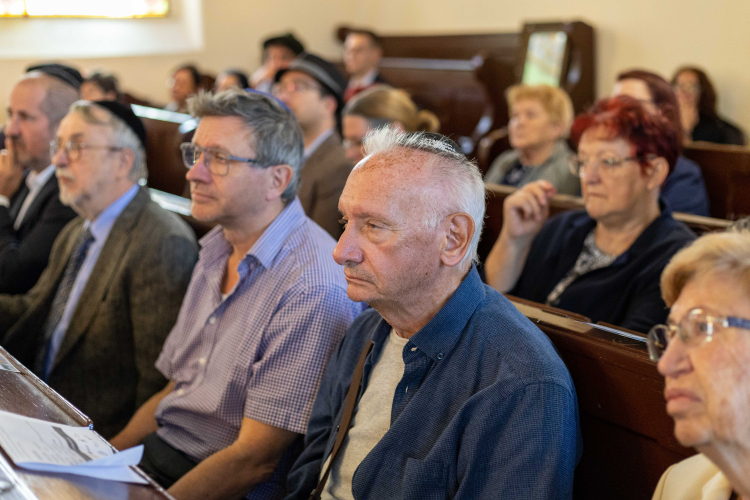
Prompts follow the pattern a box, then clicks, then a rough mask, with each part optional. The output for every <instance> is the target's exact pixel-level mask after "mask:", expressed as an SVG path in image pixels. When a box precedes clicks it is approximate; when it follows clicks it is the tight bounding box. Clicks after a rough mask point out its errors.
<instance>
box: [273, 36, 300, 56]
mask: <svg viewBox="0 0 750 500" xmlns="http://www.w3.org/2000/svg"><path fill="white" fill-rule="evenodd" d="M270 45H281V46H282V47H286V48H287V49H289V50H291V51H292V52H294V55H295V56H298V55H300V54H301V53H303V52H304V51H305V46H304V45H302V42H300V41H299V40H297V38H295V36H294V35H292V34H291V33H286V34H284V35H279V36H272V37H271V38H267V39H266V40H264V41H263V49H264V50H265V49H267V48H268V47H269V46H270Z"/></svg>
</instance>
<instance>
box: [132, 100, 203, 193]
mask: <svg viewBox="0 0 750 500" xmlns="http://www.w3.org/2000/svg"><path fill="white" fill-rule="evenodd" d="M131 107H132V108H133V112H134V113H135V114H136V115H137V116H138V117H139V118H140V119H141V121H142V122H143V125H144V127H145V128H146V143H147V144H146V165H147V167H148V185H149V186H150V187H153V188H156V189H159V190H161V191H165V192H167V193H172V194H176V195H182V194H185V193H186V190H187V180H186V179H185V174H186V173H187V170H186V169H185V164H184V163H183V162H182V154H181V153H180V144H181V143H182V142H183V141H184V136H185V134H188V133H190V132H191V131H192V130H194V129H195V126H196V124H197V122H196V121H195V120H194V119H193V118H192V117H191V116H190V115H186V114H183V113H175V112H172V111H165V110H163V109H156V108H148V107H145V106H139V105H137V104H132V105H131Z"/></svg>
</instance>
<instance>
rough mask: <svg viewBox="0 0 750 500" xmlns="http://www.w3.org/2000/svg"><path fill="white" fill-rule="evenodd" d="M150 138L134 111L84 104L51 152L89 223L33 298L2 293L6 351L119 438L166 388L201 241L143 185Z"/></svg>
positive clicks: (66, 243) (68, 239) (82, 221)
mask: <svg viewBox="0 0 750 500" xmlns="http://www.w3.org/2000/svg"><path fill="white" fill-rule="evenodd" d="M144 143H145V130H144V128H143V124H142V123H141V122H140V120H139V119H138V118H137V117H136V116H135V115H134V114H133V112H132V111H131V110H130V108H129V107H127V106H124V105H122V104H119V103H116V102H105V101H100V102H97V103H89V102H85V101H79V102H77V103H75V104H74V105H73V106H72V107H71V111H70V112H69V113H68V115H67V116H66V117H65V118H64V119H63V120H62V122H61V124H60V127H59V130H58V133H57V140H56V142H55V143H54V144H53V145H52V146H51V147H50V149H51V150H52V151H53V152H54V154H53V157H52V160H53V162H54V165H55V168H56V175H57V177H58V179H59V183H60V198H61V199H62V201H63V203H65V204H66V205H70V206H71V207H73V208H74V209H75V211H76V212H77V213H78V214H79V215H80V217H78V218H77V219H75V220H73V221H72V222H71V223H69V224H68V225H67V226H66V227H65V229H64V230H63V231H62V232H61V233H60V235H59V237H58V238H57V240H56V241H55V244H54V246H53V248H52V253H51V255H50V262H49V266H47V268H46V269H45V270H44V272H43V273H42V276H41V277H40V279H39V281H38V282H37V284H36V285H35V286H34V287H33V288H32V289H31V290H30V291H29V292H28V293H27V294H24V295H0V339H2V345H3V346H4V347H5V348H6V349H8V351H9V352H10V353H11V354H13V355H14V356H16V357H17V358H18V359H19V360H20V361H21V362H22V363H24V364H26V365H27V366H28V367H30V368H31V369H32V370H33V371H34V372H35V373H36V374H37V375H39V376H40V377H41V378H42V379H43V380H45V381H47V382H48V383H49V384H50V386H52V387H53V388H54V389H56V390H57V391H59V392H60V393H61V394H62V395H63V396H65V397H66V398H68V399H69V400H70V401H71V402H72V403H73V404H74V405H76V406H77V407H78V408H80V409H81V411H83V412H84V413H86V414H87V415H88V416H89V417H91V419H92V420H93V421H94V425H95V427H96V429H97V430H98V431H99V432H100V433H101V434H102V435H104V436H105V437H109V436H112V435H114V434H115V433H116V432H117V431H119V430H120V429H121V428H122V427H123V426H124V425H125V424H126V423H127V421H128V419H129V418H130V416H131V415H132V414H133V412H134V411H135V409H136V408H138V406H140V405H141V404H142V403H143V402H144V401H146V400H147V399H148V398H149V397H150V396H151V395H153V394H154V393H155V392H157V391H158V390H159V389H161V388H162V387H164V384H165V383H166V380H165V379H164V378H163V377H162V376H161V374H159V372H158V371H157V370H156V368H155V367H154V362H155V361H156V358H157V356H158V355H159V352H160V351H161V347H162V344H163V343H164V339H165V338H166V336H167V334H168V333H169V330H170V328H171V327H172V325H173V324H174V322H175V319H176V317H177V313H178V312H179V309H180V305H181V302H182V298H183V295H184V293H185V290H186V288H187V285H188V282H189V281H190V276H191V273H192V269H193V266H194V265H195V262H196V260H197V246H196V243H195V236H194V234H193V233H192V231H191V230H190V228H189V227H188V226H187V225H186V224H185V223H184V222H182V221H181V220H180V219H179V218H177V216H175V215H174V214H170V213H168V212H166V211H165V210H163V209H162V208H160V207H159V206H158V205H157V204H156V203H154V202H152V201H151V200H150V199H149V196H148V191H147V190H145V189H144V188H141V187H140V186H139V185H138V181H139V180H140V179H142V178H144V177H145V176H146V167H145V147H144Z"/></svg>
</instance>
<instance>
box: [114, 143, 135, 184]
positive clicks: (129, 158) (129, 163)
mask: <svg viewBox="0 0 750 500" xmlns="http://www.w3.org/2000/svg"><path fill="white" fill-rule="evenodd" d="M119 153H120V154H119V159H120V162H119V163H118V165H117V173H118V175H119V176H121V177H127V176H129V175H130V171H131V170H133V162H135V153H134V152H133V150H132V149H130V148H124V149H122V150H120V151H119Z"/></svg>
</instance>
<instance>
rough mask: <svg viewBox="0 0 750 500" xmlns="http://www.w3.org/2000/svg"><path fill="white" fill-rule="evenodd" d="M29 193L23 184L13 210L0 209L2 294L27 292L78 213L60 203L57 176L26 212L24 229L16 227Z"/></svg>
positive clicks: (15, 197) (45, 186)
mask: <svg viewBox="0 0 750 500" xmlns="http://www.w3.org/2000/svg"><path fill="white" fill-rule="evenodd" d="M28 193H29V190H28V188H27V187H26V184H25V183H24V184H21V187H20V188H19V190H18V192H17V193H16V194H15V195H14V196H13V198H12V199H11V206H10V208H6V207H0V293H26V292H28V291H29V290H30V289H31V287H32V286H34V283H36V282H37V280H38V279H39V276H40V275H41V274H42V271H44V268H45V267H47V262H48V260H49V253H50V250H51V249H52V244H53V243H54V242H55V238H57V235H58V234H60V231H62V228H63V227H65V224H67V223H68V222H70V221H71V220H72V219H73V218H74V217H75V216H76V213H75V212H74V211H73V209H72V208H70V207H66V206H65V205H63V204H62V203H61V202H60V196H59V195H60V189H59V188H58V186H57V177H55V176H54V175H53V176H52V177H50V178H49V180H47V182H46V183H45V184H44V186H42V189H41V190H40V191H39V193H38V194H37V196H36V198H34V201H33V202H32V203H31V205H30V206H29V209H28V210H27V211H26V215H25V216H24V218H23V221H22V223H21V226H20V227H19V228H18V231H16V230H15V229H14V228H13V222H14V220H15V217H16V215H17V214H18V211H19V210H20V208H21V204H22V203H23V200H24V199H25V198H26V196H27V195H28Z"/></svg>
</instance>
